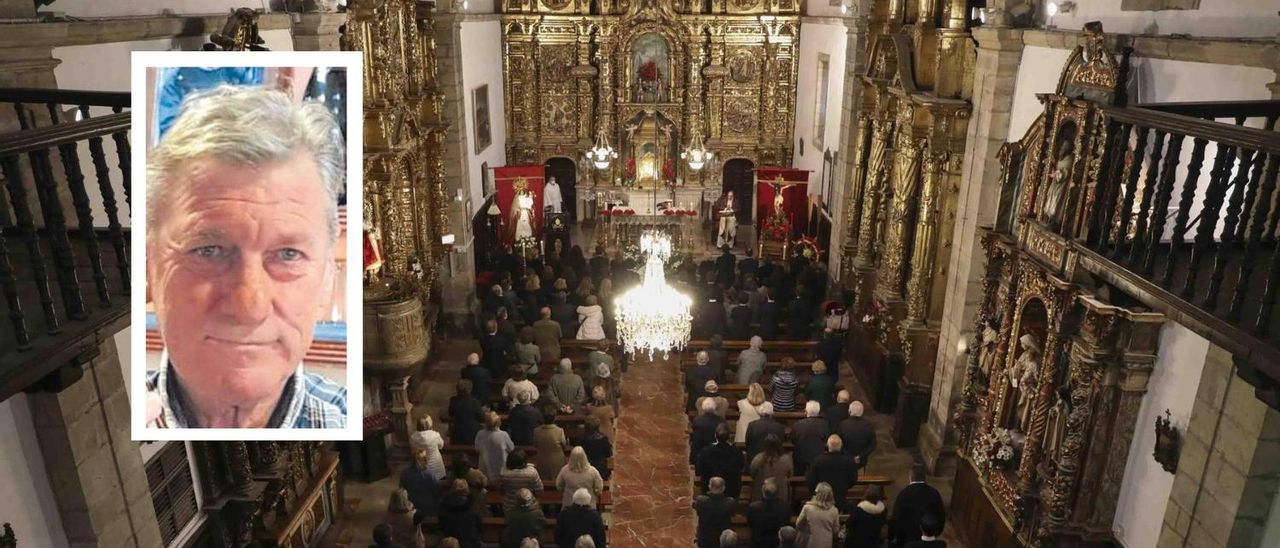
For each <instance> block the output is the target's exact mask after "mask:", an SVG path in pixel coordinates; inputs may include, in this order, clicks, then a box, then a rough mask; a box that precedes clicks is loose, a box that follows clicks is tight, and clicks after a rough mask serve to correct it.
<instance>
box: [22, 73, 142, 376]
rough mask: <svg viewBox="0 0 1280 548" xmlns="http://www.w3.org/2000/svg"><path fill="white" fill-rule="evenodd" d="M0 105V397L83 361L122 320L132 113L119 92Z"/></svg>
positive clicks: (30, 96)
mask: <svg viewBox="0 0 1280 548" xmlns="http://www.w3.org/2000/svg"><path fill="white" fill-rule="evenodd" d="M0 103H9V104H11V105H12V108H13V110H14V114H15V115H16V117H17V122H18V127H19V128H20V131H15V132H10V133H5V134H3V135H0V170H2V172H3V176H4V181H3V186H4V188H5V189H6V191H7V193H6V194H7V198H8V199H7V202H4V201H3V200H0V294H3V299H2V300H0V302H2V303H3V305H0V310H3V311H4V312H5V315H6V316H7V319H8V321H5V322H0V399H4V398H7V397H8V396H9V395H11V394H13V393H14V392H16V391H18V390H22V389H26V388H28V387H29V386H30V385H31V384H32V383H34V382H35V381H37V380H39V379H41V378H43V377H45V376H46V375H48V374H49V373H51V372H53V371H54V370H56V369H58V368H59V367H62V366H64V365H68V360H75V359H76V358H77V357H80V358H83V357H84V356H85V352H92V348H96V346H97V341H98V339H100V338H103V337H105V336H109V335H110V334H111V333H114V330H118V329H119V327H121V326H122V325H121V321H122V320H124V319H125V318H127V315H128V306H129V297H128V296H129V229H128V227H127V226H126V225H127V224H128V213H127V212H124V211H121V209H122V207H121V204H119V203H118V201H117V196H118V194H119V192H118V191H122V192H123V194H124V201H125V205H126V206H127V205H128V204H129V202H130V196H129V176H130V158H129V155H130V151H129V129H130V114H129V113H128V112H126V111H124V109H125V108H126V107H127V106H128V104H129V95H128V94H127V93H105V92H92V91H69V90H35V89H0ZM108 112H109V113H108ZM98 113H104V114H102V115H95V114H98ZM107 139H110V144H109V146H108V144H107V143H106V140H107ZM108 149H111V150H110V154H109V150H108ZM110 156H114V158H111V157H110ZM113 161H114V163H115V169H113V168H112V167H111V163H112V162H113ZM95 211H96V212H98V214H97V215H96V216H95ZM108 327H110V329H108ZM76 365H78V364H76Z"/></svg>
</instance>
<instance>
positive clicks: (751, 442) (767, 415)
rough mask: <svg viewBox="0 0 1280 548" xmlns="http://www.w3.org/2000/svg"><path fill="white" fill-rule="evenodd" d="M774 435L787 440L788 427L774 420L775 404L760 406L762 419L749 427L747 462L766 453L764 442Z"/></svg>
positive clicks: (753, 422) (752, 422) (765, 403)
mask: <svg viewBox="0 0 1280 548" xmlns="http://www.w3.org/2000/svg"><path fill="white" fill-rule="evenodd" d="M769 434H773V435H775V436H777V437H778V439H779V440H785V439H787V427H786V426H785V425H783V424H782V423H781V422H778V419H775V418H773V404H772V403H769V402H764V403H762V404H760V418H759V419H756V420H754V421H751V424H749V425H747V455H746V458H747V462H751V459H753V458H755V456H756V453H759V452H761V451H764V440H765V438H767V437H769Z"/></svg>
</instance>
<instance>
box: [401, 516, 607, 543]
mask: <svg viewBox="0 0 1280 548" xmlns="http://www.w3.org/2000/svg"><path fill="white" fill-rule="evenodd" d="M422 524H423V525H424V526H426V528H427V529H429V530H430V531H432V532H433V535H432V536H435V537H438V532H439V530H440V518H437V517H434V516H429V517H426V518H423V520H422ZM506 528H507V519H506V518H500V517H482V518H480V537H481V539H482V540H484V543H485V546H496V545H498V544H499V543H500V542H502V532H503V531H504V530H506ZM555 531H556V518H554V517H551V516H547V526H546V527H545V528H544V529H543V530H542V531H541V532H540V533H539V534H538V542H539V544H541V545H542V546H556V545H555V542H554V541H555ZM608 531H609V524H608V520H606V521H605V535H608ZM439 542H440V539H439V538H430V537H429V538H428V539H427V546H437V545H438V544H439ZM557 548H560V547H557ZM563 548H573V547H572V546H566V547H563Z"/></svg>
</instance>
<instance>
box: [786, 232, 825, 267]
mask: <svg viewBox="0 0 1280 548" xmlns="http://www.w3.org/2000/svg"><path fill="white" fill-rule="evenodd" d="M793 245H794V247H793V248H792V249H795V252H796V253H799V254H800V256H802V257H804V258H806V259H809V261H810V262H817V261H819V260H821V259H822V246H821V245H820V244H818V241H817V240H815V239H813V236H801V237H800V239H798V240H796V241H795V242H794V244H793Z"/></svg>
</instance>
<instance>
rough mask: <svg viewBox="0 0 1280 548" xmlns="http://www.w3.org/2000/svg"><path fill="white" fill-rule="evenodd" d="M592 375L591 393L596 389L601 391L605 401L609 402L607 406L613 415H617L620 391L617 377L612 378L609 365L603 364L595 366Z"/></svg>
mask: <svg viewBox="0 0 1280 548" xmlns="http://www.w3.org/2000/svg"><path fill="white" fill-rule="evenodd" d="M594 373H595V380H594V381H592V387H591V391H592V392H595V389H597V388H601V389H603V390H604V397H605V401H607V402H609V405H610V406H612V407H613V414H614V415H617V414H618V412H619V411H620V409H619V406H618V394H619V392H620V391H619V388H618V379H617V377H614V376H613V374H612V372H611V371H610V370H609V365H608V364H605V363H600V364H596V366H595V368H594Z"/></svg>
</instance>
